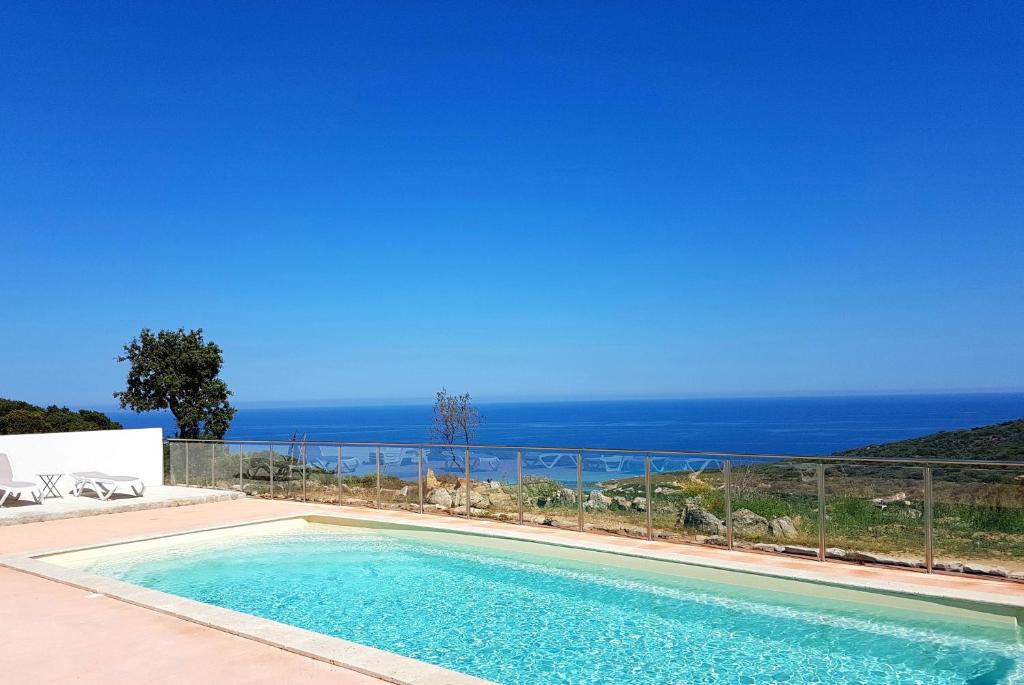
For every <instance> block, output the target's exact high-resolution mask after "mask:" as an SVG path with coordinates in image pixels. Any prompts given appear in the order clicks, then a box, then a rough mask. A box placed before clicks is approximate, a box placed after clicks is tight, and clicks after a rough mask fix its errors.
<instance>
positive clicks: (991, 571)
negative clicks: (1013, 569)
mask: <svg viewBox="0 0 1024 685" xmlns="http://www.w3.org/2000/svg"><path fill="white" fill-rule="evenodd" d="M964 573H975V574H978V575H983V576H998V577H999V578H1009V577H1010V572H1009V571H1007V570H1006V569H1005V568H1001V567H999V566H986V565H985V564H964Z"/></svg>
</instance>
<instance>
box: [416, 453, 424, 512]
mask: <svg viewBox="0 0 1024 685" xmlns="http://www.w3.org/2000/svg"><path fill="white" fill-rule="evenodd" d="M416 472H417V483H416V489H417V490H418V491H419V496H420V513H421V514H422V513H423V448H422V447H421V448H419V449H418V450H416Z"/></svg>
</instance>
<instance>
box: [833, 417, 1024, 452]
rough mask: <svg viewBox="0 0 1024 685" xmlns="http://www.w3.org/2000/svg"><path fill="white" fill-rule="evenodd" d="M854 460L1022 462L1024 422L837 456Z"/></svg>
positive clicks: (948, 433) (1017, 421)
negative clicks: (861, 458) (897, 459)
mask: <svg viewBox="0 0 1024 685" xmlns="http://www.w3.org/2000/svg"><path fill="white" fill-rule="evenodd" d="M836 454H841V455H845V456H854V457H882V458H893V459H894V458H913V457H925V458H947V459H978V460H982V461H1022V462H1024V419H1017V420H1016V421H1007V422H1006V423H996V424H992V425H990V426H981V427H979V428H970V429H967V430H959V431H942V432H940V433H933V434H931V435H926V436H924V437H921V438H913V439H911V440H900V441H898V442H887V443H882V444H880V445H868V446H867V447H858V448H856V449H852V450H846V451H845V452H837V453H836Z"/></svg>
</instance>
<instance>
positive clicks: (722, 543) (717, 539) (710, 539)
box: [704, 535, 729, 547]
mask: <svg viewBox="0 0 1024 685" xmlns="http://www.w3.org/2000/svg"><path fill="white" fill-rule="evenodd" d="M704 544H705V545H714V546H715V547H726V546H728V544H729V543H728V541H726V539H725V536H723V535H709V536H707V537H706V538H704Z"/></svg>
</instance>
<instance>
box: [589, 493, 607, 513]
mask: <svg viewBox="0 0 1024 685" xmlns="http://www.w3.org/2000/svg"><path fill="white" fill-rule="evenodd" d="M587 502H588V503H589V504H590V507H591V508H592V509H607V508H608V507H609V506H610V505H611V503H612V498H611V497H609V496H608V495H606V494H604V492H602V491H601V490H591V491H590V497H589V498H588V499H587Z"/></svg>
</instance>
